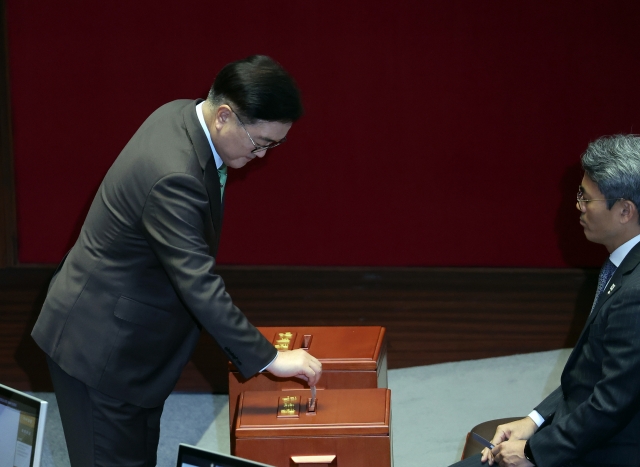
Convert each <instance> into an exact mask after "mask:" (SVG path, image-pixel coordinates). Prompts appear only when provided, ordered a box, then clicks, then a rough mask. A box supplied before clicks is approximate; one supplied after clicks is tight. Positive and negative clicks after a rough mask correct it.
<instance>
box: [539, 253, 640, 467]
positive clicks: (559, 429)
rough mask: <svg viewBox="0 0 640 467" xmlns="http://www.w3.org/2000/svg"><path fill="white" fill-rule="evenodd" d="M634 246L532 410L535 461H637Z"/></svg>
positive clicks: (639, 405) (639, 318)
mask: <svg viewBox="0 0 640 467" xmlns="http://www.w3.org/2000/svg"><path fill="white" fill-rule="evenodd" d="M638 263H640V244H638V245H636V246H635V247H634V248H633V249H632V250H631V251H630V252H629V253H628V254H627V256H626V257H625V259H624V260H623V261H622V263H621V264H620V267H619V268H618V269H617V270H616V272H615V274H614V275H613V277H612V278H611V280H610V281H609V284H608V287H607V288H606V289H605V291H604V292H603V293H602V294H601V295H600V298H599V299H598V302H597V303H596V306H595V308H594V310H593V312H592V313H591V315H590V316H589V319H588V320H587V323H586V325H585V328H584V330H583V331H582V335H581V336H580V338H579V340H578V343H577V344H576V346H575V348H574V349H573V352H572V353H571V355H570V357H569V360H568V361H567V364H566V366H565V368H564V371H563V373H562V378H561V385H560V387H559V388H558V389H556V390H555V391H554V392H553V393H551V394H550V395H549V397H547V398H546V399H545V400H544V401H543V402H542V403H541V404H540V405H539V406H538V407H536V410H537V411H538V412H539V413H540V414H541V415H542V416H543V417H544V418H545V420H546V421H545V424H544V425H543V426H542V427H541V428H540V429H539V430H538V431H537V432H536V433H535V434H534V435H533V437H532V438H531V440H530V441H529V443H530V446H531V451H532V453H533V455H534V458H535V460H536V463H537V465H538V466H539V467H555V466H561V465H584V464H586V463H592V464H595V465H599V464H600V465H611V464H614V465H633V466H639V465H640V268H639V267H638Z"/></svg>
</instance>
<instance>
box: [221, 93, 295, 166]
mask: <svg viewBox="0 0 640 467" xmlns="http://www.w3.org/2000/svg"><path fill="white" fill-rule="evenodd" d="M227 105H228V104H227ZM229 108H230V109H231V106H229ZM231 111H232V112H233V114H234V115H235V116H236V118H237V119H238V122H239V123H240V126H241V127H242V129H243V130H244V131H245V133H246V134H247V136H248V137H249V139H250V140H251V144H253V147H255V149H253V150H252V151H251V153H252V154H255V153H256V152H260V151H266V150H267V149H273V148H275V147H276V146H280V145H281V144H282V143H284V142H285V141H286V140H287V138H286V137H284V138H282V139H281V140H280V141H274V142H273V143H269V144H267V145H266V146H260V145H259V144H256V142H255V141H254V140H253V138H252V137H251V135H250V134H249V131H248V130H247V127H246V126H244V123H242V120H240V117H238V114H237V113H236V111H235V110H233V109H231Z"/></svg>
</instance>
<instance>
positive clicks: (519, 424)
mask: <svg viewBox="0 0 640 467" xmlns="http://www.w3.org/2000/svg"><path fill="white" fill-rule="evenodd" d="M537 429H538V425H536V422H534V421H533V420H532V419H531V418H529V417H524V418H521V419H520V420H516V421H515V422H511V423H505V424H504V425H498V428H496V434H495V435H493V439H492V440H491V444H493V445H494V446H495V448H494V449H493V452H492V451H491V450H490V449H489V448H484V449H483V450H482V459H481V461H482V463H485V462H487V461H489V465H493V462H494V454H495V452H497V451H496V449H498V446H499V445H500V444H501V443H503V442H505V441H507V440H511V441H516V440H525V441H526V440H528V439H529V438H531V436H532V435H533V434H534V433H535V432H536V430H537ZM521 454H522V458H523V459H524V443H522V452H521ZM524 460H525V461H526V462H528V461H527V460H526V459H524ZM500 465H501V466H502V464H500ZM505 465H511V464H505ZM514 465H517V464H514ZM523 465H526V464H523ZM529 465H530V464H529Z"/></svg>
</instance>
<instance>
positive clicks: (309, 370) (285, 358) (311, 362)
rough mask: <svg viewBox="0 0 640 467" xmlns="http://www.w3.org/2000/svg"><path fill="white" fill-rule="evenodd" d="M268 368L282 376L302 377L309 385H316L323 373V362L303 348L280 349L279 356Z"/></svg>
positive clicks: (272, 372)
mask: <svg viewBox="0 0 640 467" xmlns="http://www.w3.org/2000/svg"><path fill="white" fill-rule="evenodd" d="M266 370H267V371H268V372H269V373H271V374H273V375H275V376H280V377H282V378H287V377H295V378H300V379H303V380H305V381H306V382H307V383H308V384H309V386H315V385H316V384H317V383H318V380H319V379H320V375H322V363H320V361H319V360H318V359H317V358H315V357H314V356H313V355H310V354H308V353H307V352H306V351H304V350H302V349H296V350H279V351H278V356H277V357H276V359H275V360H274V361H273V362H271V364H270V365H269V366H268V367H267V368H266Z"/></svg>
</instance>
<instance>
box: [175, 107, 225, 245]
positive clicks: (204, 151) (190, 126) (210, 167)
mask: <svg viewBox="0 0 640 467" xmlns="http://www.w3.org/2000/svg"><path fill="white" fill-rule="evenodd" d="M200 102H202V99H198V100H196V101H194V102H193V104H192V105H188V106H187V107H185V109H184V111H183V118H184V123H185V126H186V129H187V134H188V135H189V138H190V139H191V144H193V149H194V150H195V152H196V156H197V157H198V162H199V163H200V167H201V168H202V170H203V174H204V186H205V188H206V189H207V194H208V195H209V210H210V212H211V221H212V223H213V229H214V231H215V240H214V245H210V247H211V250H212V254H213V255H214V256H215V253H216V252H217V250H218V242H219V240H220V227H221V226H222V200H221V199H220V178H219V177H218V169H217V167H216V164H215V160H214V158H213V153H212V152H211V146H209V141H208V140H207V136H206V135H205V134H204V131H203V130H202V125H200V121H199V120H198V116H197V115H196V105H198V104H199V103H200Z"/></svg>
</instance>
